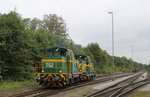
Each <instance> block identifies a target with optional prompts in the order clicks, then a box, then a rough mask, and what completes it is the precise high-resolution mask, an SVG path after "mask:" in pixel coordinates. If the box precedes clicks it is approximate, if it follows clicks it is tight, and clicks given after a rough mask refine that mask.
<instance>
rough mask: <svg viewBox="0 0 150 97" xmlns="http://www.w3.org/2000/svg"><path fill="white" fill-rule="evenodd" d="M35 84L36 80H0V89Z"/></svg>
mask: <svg viewBox="0 0 150 97" xmlns="http://www.w3.org/2000/svg"><path fill="white" fill-rule="evenodd" d="M32 85H36V81H35V80H34V81H23V82H14V81H3V82H0V90H7V89H12V88H18V87H26V86H32Z"/></svg>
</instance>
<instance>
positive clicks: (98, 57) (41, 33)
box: [0, 11, 145, 81]
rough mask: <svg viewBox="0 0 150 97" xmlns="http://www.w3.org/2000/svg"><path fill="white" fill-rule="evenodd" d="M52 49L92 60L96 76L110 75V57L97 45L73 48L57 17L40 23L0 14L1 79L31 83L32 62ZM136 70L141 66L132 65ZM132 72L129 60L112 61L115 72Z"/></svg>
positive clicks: (14, 14) (61, 20)
mask: <svg viewBox="0 0 150 97" xmlns="http://www.w3.org/2000/svg"><path fill="white" fill-rule="evenodd" d="M51 47H66V48H69V49H71V50H73V52H74V54H84V55H88V56H90V57H91V59H92V62H93V63H94V64H95V67H96V71H97V73H111V72H112V57H111V56H110V55H109V54H108V53H107V52H106V51H104V50H102V49H101V48H100V46H99V45H98V44H97V43H90V44H89V45H88V46H87V47H82V46H81V45H78V44H75V43H74V42H73V40H72V39H71V38H70V37H69V35H68V33H67V27H66V24H65V21H64V20H63V18H62V17H61V16H57V15H56V14H49V15H44V16H43V19H37V18H33V19H31V18H23V17H21V15H20V14H18V13H17V12H15V11H11V12H9V13H7V14H0V79H1V80H14V81H22V80H30V79H33V78H34V76H33V75H34V67H33V66H34V65H33V64H34V61H39V60H40V58H41V57H42V56H44V54H45V53H44V52H45V51H46V50H47V49H49V48H51ZM133 67H134V68H135V69H139V70H142V69H144V67H145V66H144V65H143V64H141V63H137V62H133ZM129 71H132V60H131V59H127V58H126V57H121V58H120V57H115V72H129Z"/></svg>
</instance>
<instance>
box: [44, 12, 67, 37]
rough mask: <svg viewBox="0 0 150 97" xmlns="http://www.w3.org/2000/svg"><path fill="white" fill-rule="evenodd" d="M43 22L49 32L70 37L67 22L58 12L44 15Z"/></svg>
mask: <svg viewBox="0 0 150 97" xmlns="http://www.w3.org/2000/svg"><path fill="white" fill-rule="evenodd" d="M42 22H43V23H42V25H43V28H44V29H46V31H47V33H51V34H55V35H59V36H62V37H64V38H67V37H68V33H67V28H66V24H65V22H64V20H63V18H62V17H59V16H57V15H56V14H49V15H44V18H43V21H42Z"/></svg>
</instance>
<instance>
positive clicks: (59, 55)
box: [35, 47, 96, 87]
mask: <svg viewBox="0 0 150 97" xmlns="http://www.w3.org/2000/svg"><path fill="white" fill-rule="evenodd" d="M35 74H36V77H35V79H36V80H37V82H38V84H39V85H42V86H48V87H65V86H66V85H69V84H72V83H75V82H78V81H82V80H91V79H93V78H95V76H96V73H95V70H94V65H93V64H92V63H91V60H90V57H89V56H85V55H77V56H74V53H73V52H72V51H71V50H69V49H66V48H58V47H55V48H51V49H48V50H47V54H46V56H44V57H43V58H42V59H41V61H40V63H36V64H35Z"/></svg>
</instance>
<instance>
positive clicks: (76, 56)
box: [75, 55, 90, 58]
mask: <svg viewBox="0 0 150 97" xmlns="http://www.w3.org/2000/svg"><path fill="white" fill-rule="evenodd" d="M79 57H81V58H85V57H87V58H90V57H89V56H86V55H75V58H79Z"/></svg>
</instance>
